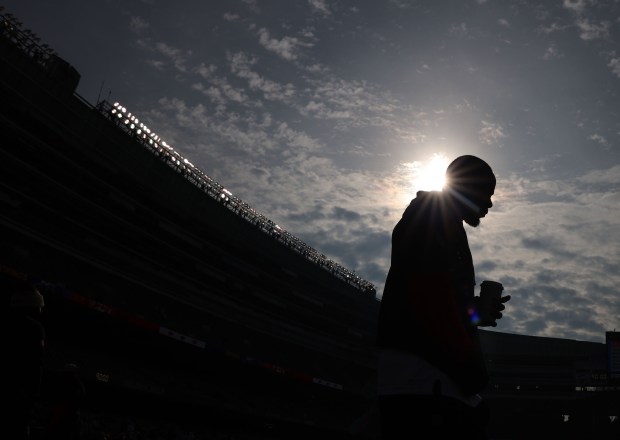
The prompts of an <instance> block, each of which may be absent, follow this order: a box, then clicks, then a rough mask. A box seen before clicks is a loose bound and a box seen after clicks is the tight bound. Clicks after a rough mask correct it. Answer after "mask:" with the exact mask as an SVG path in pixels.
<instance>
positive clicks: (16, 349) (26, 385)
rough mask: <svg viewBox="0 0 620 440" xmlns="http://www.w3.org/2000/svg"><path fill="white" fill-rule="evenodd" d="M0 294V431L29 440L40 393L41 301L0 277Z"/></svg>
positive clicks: (22, 285) (25, 288)
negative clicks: (0, 310) (1, 303)
mask: <svg viewBox="0 0 620 440" xmlns="http://www.w3.org/2000/svg"><path fill="white" fill-rule="evenodd" d="M0 291H1V292H2V295H3V297H4V298H3V300H4V306H5V308H3V312H4V313H2V318H1V319H0V341H1V344H0V346H1V347H2V361H1V364H2V367H3V368H2V370H1V372H2V375H1V377H2V379H1V380H2V382H1V383H2V393H1V396H2V401H3V404H2V410H1V414H2V416H3V417H2V421H3V422H2V424H1V425H2V431H3V433H4V434H5V435H7V436H8V438H11V439H16V440H20V439H29V438H30V431H31V425H32V424H33V421H34V419H35V408H36V405H37V403H38V401H39V398H40V391H41V376H42V366H43V350H44V346H45V330H44V328H43V326H42V324H41V323H40V321H39V319H40V314H41V309H42V308H43V306H44V299H43V296H42V295H41V294H40V293H39V292H38V291H37V290H36V289H35V288H33V287H32V286H31V285H30V284H29V283H28V282H26V281H24V280H16V279H13V278H7V277H0ZM6 306H8V307H6Z"/></svg>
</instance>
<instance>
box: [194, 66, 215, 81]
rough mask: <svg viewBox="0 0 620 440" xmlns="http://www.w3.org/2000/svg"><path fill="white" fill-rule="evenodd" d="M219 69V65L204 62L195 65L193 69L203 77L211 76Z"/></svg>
mask: <svg viewBox="0 0 620 440" xmlns="http://www.w3.org/2000/svg"><path fill="white" fill-rule="evenodd" d="M216 70H217V66H216V65H214V64H209V65H208V66H207V65H205V64H204V63H200V64H199V65H198V66H196V67H194V69H193V71H194V72H196V73H198V74H199V75H200V76H202V77H203V78H209V77H211V76H212V75H213V74H214V73H215V71H216Z"/></svg>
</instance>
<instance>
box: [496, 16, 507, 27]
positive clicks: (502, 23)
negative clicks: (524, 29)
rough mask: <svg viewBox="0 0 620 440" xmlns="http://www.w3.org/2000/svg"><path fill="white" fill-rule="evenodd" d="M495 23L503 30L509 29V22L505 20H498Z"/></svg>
mask: <svg viewBox="0 0 620 440" xmlns="http://www.w3.org/2000/svg"><path fill="white" fill-rule="evenodd" d="M497 23H498V24H499V25H500V26H503V27H505V28H510V22H509V21H508V20H506V19H505V18H500V19H499V20H497Z"/></svg>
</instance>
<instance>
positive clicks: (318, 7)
mask: <svg viewBox="0 0 620 440" xmlns="http://www.w3.org/2000/svg"><path fill="white" fill-rule="evenodd" d="M308 4H309V5H310V7H312V12H319V13H321V14H324V15H331V11H330V10H329V7H328V6H327V2H326V1H325V0H308Z"/></svg>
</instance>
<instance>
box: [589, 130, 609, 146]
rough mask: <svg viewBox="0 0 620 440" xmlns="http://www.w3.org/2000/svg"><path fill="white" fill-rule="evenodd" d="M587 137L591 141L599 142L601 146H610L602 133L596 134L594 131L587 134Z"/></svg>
mask: <svg viewBox="0 0 620 440" xmlns="http://www.w3.org/2000/svg"><path fill="white" fill-rule="evenodd" d="M588 139H590V140H591V141H594V142H597V143H599V144H601V145H602V146H603V147H605V148H609V147H610V145H611V144H610V143H609V141H608V140H607V139H606V138H605V137H604V136H602V135H600V134H598V133H594V134H591V135H590V136H588Z"/></svg>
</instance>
